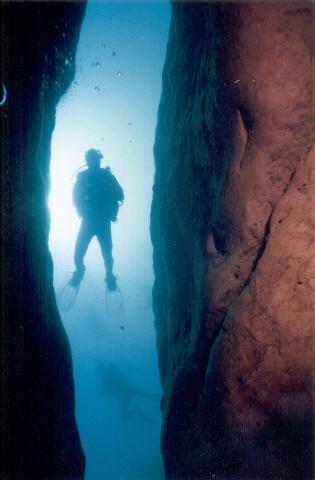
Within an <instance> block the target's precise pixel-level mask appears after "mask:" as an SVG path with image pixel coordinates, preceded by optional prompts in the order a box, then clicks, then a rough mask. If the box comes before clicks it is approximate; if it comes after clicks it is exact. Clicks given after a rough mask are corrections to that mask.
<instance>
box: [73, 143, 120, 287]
mask: <svg viewBox="0 0 315 480" xmlns="http://www.w3.org/2000/svg"><path fill="white" fill-rule="evenodd" d="M102 158H103V154H102V153H101V152H100V151H99V150H95V149H93V148H92V149H90V150H88V151H87V152H86V154H85V160H86V164H87V167H88V168H87V169H86V170H84V171H83V172H80V173H78V175H77V179H76V183H75V185H74V188H73V203H74V206H75V208H76V210H77V212H78V215H79V217H80V218H81V219H82V220H81V226H80V230H79V234H78V237H77V241H76V245H75V252H74V264H75V268H76V270H75V271H74V272H73V275H72V278H71V280H70V282H69V285H70V286H72V287H78V286H79V285H80V283H81V281H82V279H83V276H84V272H85V266H84V256H85V254H86V252H87V249H88V246H89V244H90V242H91V240H92V238H93V237H94V236H96V237H97V240H98V242H99V244H100V247H101V251H102V256H103V259H104V264H105V270H106V277H105V283H106V284H107V288H108V290H109V291H115V290H116V287H117V285H116V277H115V275H114V273H113V263H114V262H113V257H112V235H111V222H115V221H116V220H117V215H118V210H119V207H120V205H122V203H123V201H124V193H123V190H122V188H121V186H120V185H119V183H118V181H117V180H116V178H115V177H114V175H113V174H112V173H111V171H110V168H109V167H106V168H101V159H102Z"/></svg>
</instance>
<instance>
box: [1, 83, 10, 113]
mask: <svg viewBox="0 0 315 480" xmlns="http://www.w3.org/2000/svg"><path fill="white" fill-rule="evenodd" d="M7 98H8V92H7V88H6V86H5V84H4V83H3V84H2V98H1V102H0V107H3V106H4V105H5V103H6V101H7Z"/></svg>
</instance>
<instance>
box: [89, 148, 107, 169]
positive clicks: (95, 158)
mask: <svg viewBox="0 0 315 480" xmlns="http://www.w3.org/2000/svg"><path fill="white" fill-rule="evenodd" d="M102 158H103V154H102V152H100V151H99V150H95V148H91V149H90V150H88V151H87V152H86V154H85V161H86V164H87V166H88V167H89V168H90V169H91V170H96V169H98V168H100V166H101V159H102Z"/></svg>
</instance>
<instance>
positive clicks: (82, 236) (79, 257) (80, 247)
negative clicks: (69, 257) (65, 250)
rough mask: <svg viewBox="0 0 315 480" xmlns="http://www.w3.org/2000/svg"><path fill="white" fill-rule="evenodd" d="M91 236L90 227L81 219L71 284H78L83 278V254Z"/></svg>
mask: <svg viewBox="0 0 315 480" xmlns="http://www.w3.org/2000/svg"><path fill="white" fill-rule="evenodd" d="M92 237H93V231H92V229H91V228H90V227H89V225H88V224H87V222H86V221H84V220H82V222H81V226H80V230H79V233H78V237H77V241H76V244H75V250H74V265H75V268H76V271H75V272H74V273H73V276H72V279H71V280H70V283H71V285H72V286H77V285H79V284H80V282H81V280H82V278H83V275H84V272H85V266H84V256H85V254H86V251H87V249H88V246H89V244H90V241H91V240H92Z"/></svg>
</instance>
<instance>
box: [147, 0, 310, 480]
mask: <svg viewBox="0 0 315 480" xmlns="http://www.w3.org/2000/svg"><path fill="white" fill-rule="evenodd" d="M313 39H314V7H313V4H312V2H310V1H304V0H300V1H288V2H286V1H280V2H277V1H272V2H270V1H269V2H237V3H231V2H227V3H225V2H224V3H222V4H220V3H209V4H207V3H198V4H197V3H195V4H189V3H185V4H182V3H174V4H173V12H172V22H171V27H170V39H169V45H168V52H167V59H166V64H165V69H164V74H163V94H162V99H161V104H160V110H159V118H158V126H157V133H156V144H155V159H156V176H155V184H154V198H153V205H152V221H151V232H152V240H153V244H154V269H155V275H156V282H155V287H154V310H155V315H156V327H157V342H158V350H159V365H160V374H161V381H162V385H163V389H164V396H163V401H162V408H163V428H162V452H163V457H164V463H165V469H166V474H167V477H168V478H222V479H249V478H250V479H273V478H274V479H279V478H282V479H292V480H293V479H295V480H297V479H301V480H302V479H311V478H313V475H314V468H313V408H314V386H312V385H314V377H313V369H314V365H315V362H314V311H315V304H314V303H315V293H314V288H315V260H314V259H315V207H314V205H315V203H314V201H315V198H314V195H315V150H314V148H313V147H312V145H313V140H314V131H315V129H314V99H313V94H314V91H313V75H314V59H313V54H314V43H313Z"/></svg>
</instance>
